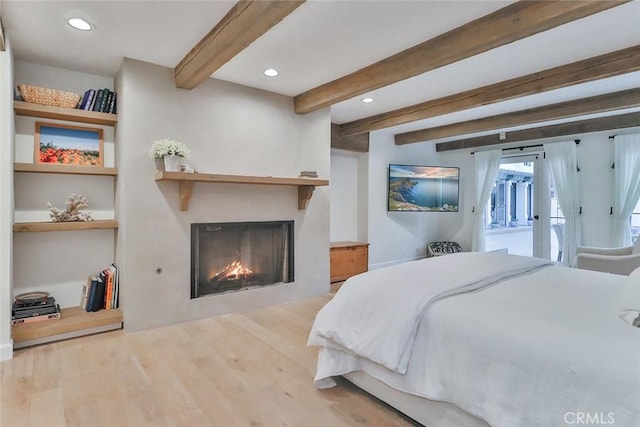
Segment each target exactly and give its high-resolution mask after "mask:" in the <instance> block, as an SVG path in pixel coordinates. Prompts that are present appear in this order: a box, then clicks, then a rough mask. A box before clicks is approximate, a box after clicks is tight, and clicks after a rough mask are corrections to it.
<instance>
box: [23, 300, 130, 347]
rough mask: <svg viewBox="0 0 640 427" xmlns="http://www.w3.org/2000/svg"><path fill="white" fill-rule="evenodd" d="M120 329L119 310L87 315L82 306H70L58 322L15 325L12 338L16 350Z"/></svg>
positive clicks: (64, 310) (63, 310)
mask: <svg viewBox="0 0 640 427" xmlns="http://www.w3.org/2000/svg"><path fill="white" fill-rule="evenodd" d="M121 328H122V312H121V311H120V309H119V308H114V309H111V310H100V311H95V312H90V313H88V312H86V311H84V310H83V309H82V308H81V307H68V308H63V309H62V310H60V318H59V319H55V320H45V321H42V322H35V323H27V324H24V325H15V326H12V327H11V338H13V347H14V348H21V347H27V346H30V345H36V344H43V343H46V342H52V341H59V340H62V339H67V338H75V337H79V336H83V335H90V334H94V333H98V332H104V331H109V330H115V329H121Z"/></svg>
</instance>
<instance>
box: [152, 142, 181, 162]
mask: <svg viewBox="0 0 640 427" xmlns="http://www.w3.org/2000/svg"><path fill="white" fill-rule="evenodd" d="M171 155H176V156H182V157H184V158H187V159H188V158H189V157H191V150H189V149H188V148H187V146H186V145H184V144H183V143H182V142H180V141H176V140H175V139H168V138H162V139H156V140H155V141H153V144H151V147H149V157H152V158H154V159H161V158H163V157H164V156H171Z"/></svg>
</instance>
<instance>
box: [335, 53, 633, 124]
mask: <svg viewBox="0 0 640 427" xmlns="http://www.w3.org/2000/svg"><path fill="white" fill-rule="evenodd" d="M638 70H640V45H637V46H632V47H629V48H626V49H621V50H618V51H615V52H611V53H607V54H604V55H600V56H595V57H593V58H588V59H585V60H582V61H578V62H574V63H571V64H567V65H562V66H559V67H555V68H550V69H548V70H544V71H540V72H537V73H532V74H528V75H526V76H522V77H517V78H514V79H510V80H505V81H503V82H499V83H495V84H491V85H489V86H484V87H481V88H477V89H471V90H467V91H465V92H460V93H456V94H453V95H449V96H445V97H442V98H438V99H433V100H431V101H427V102H423V103H420V104H416V105H411V106H409V107H404V108H400V109H398V110H394V111H389V112H387V113H382V114H377V115H375V116H371V117H365V118H363V119H359V120H355V121H352V122H349V123H343V124H341V125H340V134H341V135H343V136H348V135H356V134H358V133H361V132H371V131H374V130H378V129H384V128H388V127H391V126H397V125H401V124H405V123H410V122H414V121H417V120H424V119H428V118H430V117H436V116H441V115H443V114H449V113H453V112H456V111H460V110H466V109H469V108H473V107H479V106H482V105H488V104H493V103H495V102H500V101H506V100H509V99H513V98H517V97H520V96H526V95H533V94H536V93H542V92H546V91H549V90H554V89H560V88H563V87H566V86H571V85H574V84H579V83H586V82H590V81H594V80H599V79H603V78H607V77H613V76H617V75H621V74H626V73H631V72H634V71H638Z"/></svg>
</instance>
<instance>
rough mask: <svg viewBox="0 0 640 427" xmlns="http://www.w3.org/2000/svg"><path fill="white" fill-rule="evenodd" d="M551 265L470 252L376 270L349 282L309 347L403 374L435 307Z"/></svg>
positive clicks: (321, 316) (326, 310)
mask: <svg viewBox="0 0 640 427" xmlns="http://www.w3.org/2000/svg"><path fill="white" fill-rule="evenodd" d="M550 264H551V263H550V262H549V261H546V260H543V259H539V258H530V257H521V256H509V255H505V254H500V253H477V252H469V253H459V254H455V255H454V256H443V257H436V258H428V259H423V260H420V261H413V262H408V263H404V264H399V265H395V266H393V267H389V268H385V269H381V270H374V271H372V272H370V273H368V274H365V275H360V276H356V277H353V278H351V279H349V280H348V281H347V282H346V283H345V284H344V285H343V286H342V288H341V289H340V293H339V294H338V295H337V296H336V298H334V299H333V300H332V301H331V302H330V303H329V304H327V305H325V306H324V307H323V308H322V310H320V312H319V313H318V315H317V317H316V320H315V322H314V325H313V328H312V330H311V334H310V337H309V342H308V344H309V345H317V346H331V345H333V344H337V345H339V346H340V347H341V348H344V349H348V350H350V351H351V352H353V353H355V354H357V355H359V356H362V357H366V358H367V359H369V360H371V361H373V362H377V363H379V364H381V365H383V366H385V367H386V368H388V369H391V370H392V371H395V372H398V373H401V374H403V373H405V372H406V371H407V363H408V361H409V356H410V355H411V350H412V348H413V342H414V340H415V336H416V331H417V330H418V324H419V323H420V320H421V319H422V316H423V315H424V313H425V311H426V309H427V308H428V307H429V306H430V305H431V304H432V303H434V302H436V301H438V300H440V299H442V298H446V297H450V296H452V295H457V294H462V293H466V292H474V291H478V290H481V289H483V288H486V287H489V286H492V285H494V284H496V283H498V282H500V281H501V280H504V279H507V278H510V277H514V276H517V275H519V274H523V273H527V272H530V271H533V270H536V269H538V268H541V267H544V266H548V265H550Z"/></svg>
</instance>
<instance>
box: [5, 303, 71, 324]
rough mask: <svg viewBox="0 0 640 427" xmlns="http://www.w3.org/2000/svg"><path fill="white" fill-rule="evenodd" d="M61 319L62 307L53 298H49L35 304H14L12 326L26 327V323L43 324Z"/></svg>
mask: <svg viewBox="0 0 640 427" xmlns="http://www.w3.org/2000/svg"><path fill="white" fill-rule="evenodd" d="M59 318H60V306H59V305H58V304H56V300H55V299H54V298H53V297H47V298H45V299H42V300H40V301H35V302H27V303H25V302H18V301H15V302H14V303H13V309H12V311H11V324H12V325H24V324H26V323H32V322H41V321H43V320H53V319H59Z"/></svg>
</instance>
